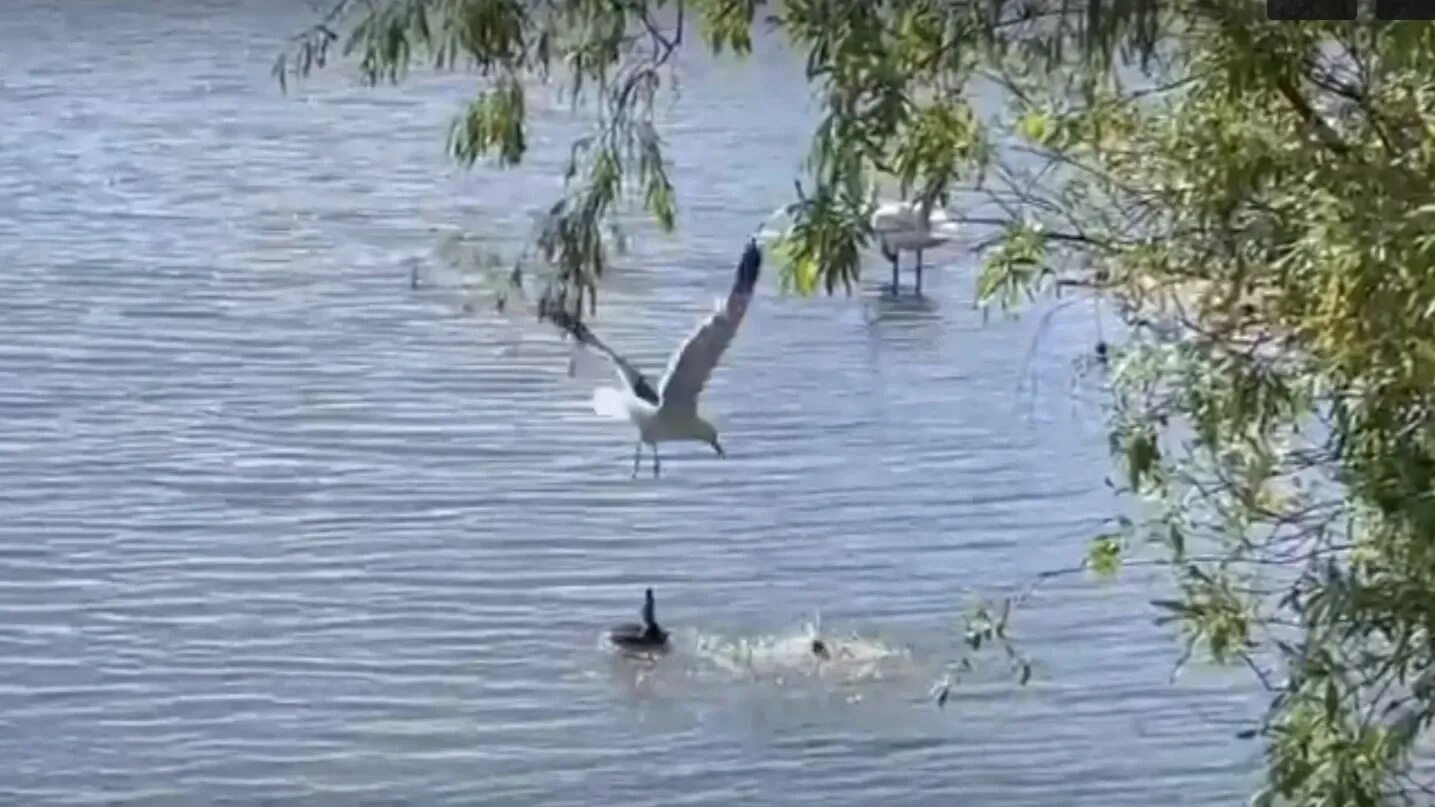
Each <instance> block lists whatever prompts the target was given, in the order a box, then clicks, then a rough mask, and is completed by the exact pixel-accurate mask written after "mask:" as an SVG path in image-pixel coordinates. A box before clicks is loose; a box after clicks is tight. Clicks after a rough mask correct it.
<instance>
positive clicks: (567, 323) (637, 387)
mask: <svg viewBox="0 0 1435 807" xmlns="http://www.w3.org/2000/svg"><path fill="white" fill-rule="evenodd" d="M549 318H550V319H552V320H553V321H554V322H555V323H557V324H558V325H559V327H561V328H563V329H564V330H565V331H567V332H568V333H570V334H573V338H574V339H577V340H578V341H579V342H581V343H583V344H585V345H588V346H589V347H592V348H595V349H597V350H598V351H599V352H600V353H602V354H603V355H605V356H607V357H608V358H609V360H611V361H612V362H613V367H614V369H616V370H617V371H618V378H619V379H621V380H622V382H623V384H624V385H626V386H627V387H628V389H630V390H632V391H633V394H634V395H637V396H638V397H639V398H642V399H643V400H645V401H647V402H648V403H650V404H652V405H653V406H657V405H658V393H657V390H654V389H653V385H652V384H649V383H648V379H646V378H644V377H643V374H642V373H641V372H639V371H638V368H636V367H634V366H633V364H632V362H630V361H628V360H627V359H625V358H623V357H622V356H619V355H618V354H617V353H616V352H615V351H614V350H613V349H612V348H610V347H608V346H607V345H605V344H603V341H602V340H601V339H599V338H598V337H597V336H595V335H594V334H593V332H592V331H591V330H589V329H588V326H587V325H584V324H583V323H582V322H580V321H579V320H577V319H574V318H573V317H572V316H570V315H569V314H568V313H566V312H563V311H558V312H555V313H553V314H550V315H549Z"/></svg>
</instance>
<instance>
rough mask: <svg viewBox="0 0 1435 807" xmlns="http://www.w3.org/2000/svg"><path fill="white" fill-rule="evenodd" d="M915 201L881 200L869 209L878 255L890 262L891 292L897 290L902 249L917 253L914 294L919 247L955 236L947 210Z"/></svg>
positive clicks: (919, 263) (919, 287) (919, 277)
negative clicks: (878, 248)
mask: <svg viewBox="0 0 1435 807" xmlns="http://www.w3.org/2000/svg"><path fill="white" fill-rule="evenodd" d="M923 212H924V211H923V205H922V203H921V202H919V201H912V202H883V203H882V204H880V205H878V206H877V210H876V211H874V212H873V213H872V229H873V230H874V231H876V233H877V239H878V244H879V245H880V246H881V248H882V255H883V256H885V257H886V258H887V260H889V261H891V262H892V293H893V294H896V293H897V264H898V257H899V255H900V254H901V253H902V251H903V250H906V251H909V252H916V253H917V294H921V293H922V250H924V249H927V248H929V247H935V246H940V245H942V244H945V243H947V242H948V241H950V240H952V239H953V238H956V237H957V223H956V222H955V221H953V220H952V217H951V216H950V215H948V214H947V211H945V210H943V209H941V208H937V209H935V210H932V209H930V208H928V209H927V210H926V211H925V212H926V215H923Z"/></svg>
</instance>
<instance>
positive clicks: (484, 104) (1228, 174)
mask: <svg viewBox="0 0 1435 807" xmlns="http://www.w3.org/2000/svg"><path fill="white" fill-rule="evenodd" d="M759 26H770V27H773V28H775V29H777V30H778V31H780V32H781V33H782V34H784V35H785V36H786V38H787V39H788V41H789V42H790V43H791V46H792V47H793V48H794V49H796V50H797V51H798V52H799V53H802V54H805V56H806V73H807V77H808V79H809V80H810V81H811V83H812V84H813V85H814V87H815V89H817V90H818V91H819V92H820V97H821V99H822V102H823V108H822V113H823V114H822V117H821V120H820V123H819V124H818V126H817V128H816V130H815V131H814V132H813V133H812V138H811V149H810V157H809V160H808V161H807V164H806V166H805V171H806V176H804V177H803V178H802V181H801V182H800V183H799V187H798V198H796V199H794V207H793V217H792V218H793V223H792V225H791V227H790V228H789V229H788V231H787V232H786V234H785V236H784V238H783V239H782V240H781V241H780V242H779V243H777V244H775V245H774V250H775V251H776V252H777V253H778V254H779V256H780V258H781V259H780V261H779V263H780V264H781V265H782V267H783V268H782V273H783V281H784V284H785V285H786V286H787V287H788V288H790V289H794V290H796V291H798V292H800V293H813V292H815V291H817V290H818V289H823V290H825V291H826V292H827V293H833V292H834V291H836V290H837V289H838V288H847V289H850V286H851V284H852V282H853V281H854V280H855V279H856V277H857V274H858V269H859V256H860V253H861V250H862V248H863V246H864V245H865V244H866V243H867V241H868V239H870V237H871V233H870V230H869V227H868V223H867V218H868V214H869V212H870V210H871V204H872V199H873V192H874V189H875V188H876V187H878V185H879V184H881V183H889V184H895V185H896V186H898V187H899V188H900V189H901V192H903V193H906V194H910V195H911V196H913V197H916V198H921V199H927V200H934V201H935V200H940V199H942V198H945V197H947V196H948V195H951V194H963V195H964V196H963V198H968V199H979V200H980V201H981V202H982V206H983V209H985V210H994V211H998V213H997V214H995V215H993V216H990V217H988V219H987V220H986V223H987V224H994V225H995V228H994V230H993V232H994V234H993V236H992V237H991V238H990V239H989V240H988V241H986V242H985V243H983V244H982V245H981V247H982V253H983V257H982V261H983V262H982V271H981V273H980V275H979V278H978V281H977V282H978V292H979V297H980V298H981V299H982V301H983V302H984V303H986V304H989V305H995V306H1001V307H1009V306H1014V305H1017V304H1019V303H1021V301H1022V300H1023V299H1025V298H1027V297H1029V296H1031V295H1035V294H1040V293H1048V292H1053V291H1055V290H1058V289H1062V288H1067V289H1070V288H1072V287H1076V288H1078V289H1084V290H1085V291H1086V292H1087V293H1091V294H1099V295H1102V296H1103V297H1105V298H1108V299H1110V300H1113V301H1114V302H1115V303H1116V304H1117V306H1118V308H1119V310H1120V311H1121V313H1122V316H1123V318H1124V319H1125V320H1126V322H1127V323H1128V324H1129V325H1130V326H1131V329H1130V334H1129V338H1127V339H1125V340H1124V341H1123V343H1122V344H1120V345H1119V346H1116V347H1114V348H1113V349H1112V352H1111V359H1110V377H1109V386H1110V392H1111V396H1112V397H1111V409H1110V412H1111V422H1110V432H1111V444H1112V449H1113V453H1114V455H1115V457H1116V458H1117V460H1118V461H1119V463H1120V465H1121V466H1122V469H1123V473H1122V474H1121V482H1120V485H1119V486H1120V488H1121V489H1122V490H1124V491H1125V492H1127V493H1129V494H1131V495H1132V496H1133V497H1137V498H1138V499H1139V500H1140V501H1142V502H1143V507H1142V508H1141V512H1142V514H1143V515H1142V516H1141V517H1140V518H1137V519H1121V520H1119V521H1118V522H1117V525H1116V527H1115V528H1114V529H1113V530H1112V531H1111V532H1110V533H1109V534H1106V535H1103V536H1100V537H1098V538H1097V539H1096V540H1095V542H1094V543H1093V547H1092V555H1091V559H1092V561H1093V564H1092V565H1093V566H1095V567H1098V568H1099V569H1101V570H1104V571H1107V572H1112V571H1114V570H1115V568H1116V567H1117V566H1119V565H1120V563H1121V562H1122V561H1123V558H1126V557H1128V556H1130V555H1132V554H1147V555H1149V557H1147V558H1144V559H1135V560H1127V561H1126V562H1128V563H1133V562H1151V563H1160V564H1162V565H1165V566H1167V567H1169V569H1170V570H1171V572H1172V575H1173V579H1174V582H1175V583H1176V587H1177V590H1178V592H1179V593H1178V596H1176V597H1174V598H1173V599H1171V600H1166V601H1160V602H1158V603H1156V607H1157V608H1158V609H1160V610H1161V611H1162V613H1163V616H1162V619H1164V620H1168V621H1170V622H1172V623H1173V624H1174V625H1176V626H1179V628H1180V630H1181V631H1182V633H1183V635H1184V637H1185V638H1186V641H1187V642H1188V644H1187V650H1188V653H1189V652H1197V651H1198V652H1201V653H1202V654H1203V656H1205V657H1209V658H1212V659H1214V660H1217V661H1222V662H1235V663H1240V664H1244V665H1246V666H1248V667H1249V669H1250V670H1251V671H1252V672H1253V674H1254V675H1256V676H1257V677H1258V679H1259V680H1260V681H1261V683H1262V684H1263V685H1264V686H1265V687H1266V688H1267V690H1268V691H1269V694H1270V708H1269V710H1268V713H1267V715H1266V717H1265V720H1264V721H1263V722H1262V724H1261V725H1260V726H1259V727H1257V728H1254V729H1253V730H1252V732H1251V734H1252V736H1258V737H1259V738H1260V739H1261V741H1262V742H1263V743H1264V745H1265V748H1266V754H1267V762H1268V780H1267V784H1266V786H1265V788H1264V789H1263V790H1262V791H1261V792H1260V793H1259V794H1257V798H1258V800H1259V801H1261V802H1262V803H1266V804H1275V803H1295V804H1303V805H1375V804H1387V803H1396V802H1398V801H1401V800H1411V801H1415V802H1419V803H1429V801H1430V800H1431V798H1432V792H1435V791H1431V790H1429V789H1427V788H1426V786H1424V785H1422V784H1421V783H1420V782H1418V781H1416V780H1415V779H1414V778H1413V774H1412V770H1413V768H1414V766H1413V765H1412V763H1411V759H1412V752H1413V749H1414V747H1415V744H1416V742H1417V740H1418V739H1419V738H1420V737H1421V735H1422V734H1424V733H1425V732H1426V731H1427V729H1428V727H1429V725H1430V722H1431V719H1432V716H1435V677H1432V676H1431V673H1430V671H1431V669H1432V666H1435V400H1432V398H1435V194H1432V183H1435V27H1431V26H1430V25H1429V24H1424V23H1383V22H1376V21H1369V20H1366V21H1361V22H1302V23H1294V22H1268V21H1266V20H1265V17H1264V4H1263V3H1261V2H1252V1H1251V0H1204V1H1202V0H1165V1H1164V2H1160V3H1156V2H1151V0H1085V2H1083V3H1076V2H1072V0H1024V2H1004V1H1003V0H965V1H963V0H787V1H786V2H782V3H772V4H768V3H764V2H760V0H542V1H536V2H526V0H370V2H367V3H362V4H360V3H357V2H341V3H340V4H339V6H337V7H336V8H335V9H334V10H333V12H332V13H331V14H329V16H328V17H327V18H326V19H325V20H323V21H322V22H321V23H320V24H319V25H317V26H316V27H315V28H314V29H312V30H310V31H308V32H305V33H303V34H301V35H300V36H299V37H297V38H296V41H295V46H294V48H293V49H292V50H291V51H290V52H289V53H287V54H286V58H285V59H282V60H281V61H280V63H279V64H278V65H276V71H277V72H278V75H279V76H280V78H281V80H282V79H283V78H284V77H285V76H288V75H292V74H294V73H299V74H302V73H306V72H308V71H309V70H310V69H311V68H312V67H314V66H316V65H319V64H322V63H323V62H324V60H325V58H326V57H327V56H328V51H329V48H330V46H331V45H334V44H336V43H342V45H341V46H342V48H343V49H344V50H345V51H346V52H347V53H349V54H351V55H353V56H354V57H356V58H357V61H358V66H359V69H360V71H361V72H362V74H363V76H364V78H365V79H366V80H367V81H369V82H371V83H378V82H386V81H398V80H400V79H401V78H402V77H403V75H404V74H405V72H406V71H407V70H408V69H409V68H410V67H411V66H412V65H413V64H416V63H418V62H420V61H426V62H428V63H430V64H432V65H433V66H435V67H437V68H439V69H454V68H466V69H472V70H474V71H477V73H478V74H480V75H481V76H483V77H484V89H483V90H482V91H481V92H480V93H479V94H478V95H477V96H476V97H474V98H473V99H471V100H470V102H469V104H468V107H467V109H466V110H465V111H464V112H463V113H462V114H461V115H460V116H459V117H458V120H457V122H456V123H455V126H454V129H453V132H452V135H451V137H450V140H449V145H450V150H451V152H452V154H453V156H454V157H455V158H457V159H458V160H460V161H462V162H464V163H467V164H472V163H473V162H474V161H475V160H477V159H478V158H479V157H482V156H485V155H489V156H491V157H492V158H494V159H495V160H496V161H497V162H498V163H499V164H500V165H514V164H517V163H519V162H521V160H522V159H523V156H524V153H525V149H526V143H527V137H526V131H527V127H528V122H527V120H526V118H525V116H524V110H525V104H526V99H527V98H528V95H529V93H530V92H533V91H534V90H533V88H534V87H535V86H537V81H538V80H543V81H549V82H553V83H554V84H557V85H559V86H563V87H566V88H567V89H568V90H569V91H571V92H572V93H574V94H575V96H577V97H582V98H586V99H589V100H590V101H592V102H593V103H592V109H593V113H594V114H593V118H594V129H593V131H592V133H591V134H590V135H589V136H587V137H585V138H583V139H582V140H580V141H578V142H577V143H576V144H575V145H574V149H573V159H572V162H571V164H570V165H569V167H568V171H567V176H568V179H569V180H570V184H569V185H568V190H567V191H566V192H565V194H564V195H563V197H562V198H561V199H560V200H559V201H558V202H557V203H556V204H555V205H554V207H553V208H552V210H551V211H550V215H549V216H548V217H547V220H546V223H545V225H544V227H543V229H542V232H541V234H540V235H539V237H538V245H539V247H540V248H541V250H540V251H541V254H542V256H543V258H544V261H545V262H546V264H547V265H548V266H549V267H551V273H550V274H549V276H548V285H547V287H546V288H545V290H544V292H543V296H542V299H541V305H540V312H542V311H549V312H552V311H555V310H561V311H564V312H566V313H568V314H571V315H578V316H581V314H582V311H583V310H584V309H585V306H586V308H587V309H588V310H591V309H592V305H593V304H594V299H595V298H594V295H595V292H596V289H597V287H598V284H599V281H600V279H601V276H602V273H603V269H604V266H605V264H606V261H607V257H606V255H607V249H608V245H609V244H610V242H611V240H612V239H611V233H610V232H609V225H610V223H611V221H612V220H613V217H614V215H615V211H616V210H617V206H618V205H620V204H622V203H623V202H624V200H625V199H629V198H631V199H633V200H635V201H640V202H641V204H642V206H643V207H644V208H646V210H647V211H648V213H649V214H651V216H652V217H653V219H654V220H655V221H656V222H657V223H658V224H659V225H660V226H662V227H664V228H672V227H673V226H674V214H675V210H674V203H673V184H672V183H673V181H674V180H673V178H672V177H670V176H669V173H668V170H667V167H666V165H665V163H664V160H663V156H662V148H661V141H660V139H659V137H658V133H657V123H656V117H655V114H654V113H655V104H656V101H657V99H658V98H659V97H660V95H661V93H662V91H663V90H664V88H666V87H668V86H670V85H671V72H670V71H671V69H672V65H671V60H672V57H673V54H674V53H675V52H676V51H677V50H678V49H679V48H682V47H692V46H693V44H694V43H693V39H694V38H695V37H696V38H699V39H700V46H705V47H707V48H709V49H711V50H712V51H714V52H717V53H728V54H734V55H736V56H737V57H741V56H742V55H743V54H744V53H746V52H748V50H749V49H750V47H751V42H752V38H753V36H754V33H755V31H756V29H757V27H759ZM979 86H985V87H994V88H997V89H998V90H999V91H1000V95H1001V97H1002V98H1003V99H1004V102H1005V103H1006V104H1007V109H1006V110H1005V112H1004V114H1002V115H999V116H997V117H996V119H995V120H984V119H983V118H982V116H979V115H978V114H976V112H975V111H974V103H973V101H972V100H971V99H972V98H974V97H976V94H975V89H974V88H977V87H979ZM679 179H680V178H679ZM1012 604H1013V603H1012V602H1008V603H1005V604H1004V607H1003V608H1002V609H1001V614H1002V616H1001V617H1000V618H987V619H986V621H984V622H978V623H976V627H974V628H973V632H972V633H970V634H969V637H970V638H971V639H972V643H973V646H974V647H975V646H978V645H980V644H981V643H982V640H983V638H984V637H985V638H986V639H988V640H991V639H994V638H998V639H1000V638H1004V637H1005V629H1006V625H1005V623H1006V619H1007V615H1008V614H1009V612H1010V606H1011V605H1012ZM993 610H995V609H993ZM986 616H987V617H990V614H987V615H986ZM1026 672H1027V670H1026V668H1025V667H1023V673H1022V675H1023V678H1024V677H1025V675H1026Z"/></svg>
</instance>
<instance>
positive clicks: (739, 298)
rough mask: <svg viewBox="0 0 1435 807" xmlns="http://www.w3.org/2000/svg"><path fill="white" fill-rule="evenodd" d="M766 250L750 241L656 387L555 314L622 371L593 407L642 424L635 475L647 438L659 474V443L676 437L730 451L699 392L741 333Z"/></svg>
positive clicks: (573, 323)
mask: <svg viewBox="0 0 1435 807" xmlns="http://www.w3.org/2000/svg"><path fill="white" fill-rule="evenodd" d="M761 266H762V253H761V252H759V251H758V248H757V242H756V241H752V240H750V241H748V244H747V248H746V249H744V250H743V253H742V260H741V261H739V262H738V265H737V273H736V277H735V278H734V279H733V284H732V290H731V291H729V292H728V296H727V299H725V300H719V301H718V303H717V310H716V311H714V312H713V313H712V314H711V315H709V316H708V317H707V319H705V320H704V321H703V322H702V324H701V325H699V326H698V329H697V330H696V331H694V332H693V334H692V335H691V336H689V337H688V339H687V341H686V342H683V343H682V345H680V346H679V347H678V349H677V350H676V351H674V353H673V355H672V357H671V358H670V359H668V367H667V371H666V372H664V374H663V379H662V381H660V382H659V383H658V387H657V388H656V389H654V387H653V385H652V384H650V383H648V380H647V379H646V378H645V377H644V376H643V374H642V373H641V372H639V371H638V369H637V368H636V367H634V366H633V364H632V363H631V362H629V361H628V360H627V359H624V358H623V357H622V356H619V355H618V354H617V353H615V352H614V351H613V350H612V349H611V348H609V347H608V346H607V345H605V344H603V343H602V342H601V341H599V339H598V337H596V336H594V335H593V332H592V331H590V330H589V329H588V326H586V325H584V324H583V323H582V322H579V321H578V320H576V319H573V318H572V317H570V316H567V315H558V316H555V317H554V318H553V319H554V321H555V322H557V323H558V324H559V325H561V326H562V327H563V328H565V329H566V330H567V331H568V332H569V333H571V334H573V336H574V338H576V339H577V340H578V341H579V342H580V343H581V344H584V345H588V346H591V347H593V348H595V349H597V350H599V351H601V352H602V353H603V354H604V355H606V356H607V357H608V358H609V359H610V360H611V361H612V362H613V366H614V368H615V369H616V370H617V371H618V380H619V381H621V382H622V388H621V389H615V388H613V387H599V388H598V389H597V390H595V391H594V392H593V411H594V412H595V413H597V414H598V415H600V416H602V417H608V418H612V419H614V420H626V421H628V422H629V423H632V424H633V425H634V426H636V427H637V429H638V443H637V446H636V447H635V449H634V451H633V476H634V478H636V477H637V476H638V470H639V468H640V467H641V465H642V460H643V444H644V443H647V444H648V445H649V446H652V448H653V476H654V477H657V476H658V474H659V472H660V470H661V467H662V460H661V459H659V457H658V443H664V442H671V441H674V440H696V441H698V442H702V443H707V444H708V445H710V446H712V449H713V451H715V452H717V455H718V456H719V457H724V456H726V455H725V454H724V453H723V450H722V444H721V443H719V442H718V432H717V429H716V428H715V427H714V426H713V425H712V424H711V423H709V422H708V421H707V420H705V419H704V418H703V417H702V416H701V415H699V414H698V396H699V394H701V393H702V391H703V387H704V386H705V385H706V384H707V381H708V378H709V377H710V376H711V375H712V371H713V368H715V367H717V363H718V361H719V360H720V359H721V358H722V354H723V351H725V350H727V346H728V345H729V344H730V343H731V342H732V339H733V336H735V335H736V334H737V327H738V325H739V324H741V323H742V318H743V315H744V314H746V313H747V306H748V303H749V302H750V301H751V300H752V292H753V287H754V286H755V285H756V284H757V276H758V270H759V269H760V268H761Z"/></svg>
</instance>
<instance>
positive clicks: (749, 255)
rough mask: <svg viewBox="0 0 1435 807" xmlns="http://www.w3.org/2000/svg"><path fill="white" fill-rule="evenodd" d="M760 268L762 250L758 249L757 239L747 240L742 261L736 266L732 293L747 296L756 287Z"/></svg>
mask: <svg viewBox="0 0 1435 807" xmlns="http://www.w3.org/2000/svg"><path fill="white" fill-rule="evenodd" d="M761 268H762V250H760V249H758V246H757V239H756V238H749V239H748V241H747V246H746V247H745V248H744V249H743V251H742V260H741V261H740V262H739V263H738V265H737V279H736V281H735V282H734V283H733V291H736V292H738V293H740V294H748V293H750V292H751V291H752V289H753V287H754V286H756V285H757V276H758V274H759V270H760V269H761Z"/></svg>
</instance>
